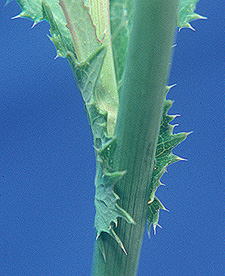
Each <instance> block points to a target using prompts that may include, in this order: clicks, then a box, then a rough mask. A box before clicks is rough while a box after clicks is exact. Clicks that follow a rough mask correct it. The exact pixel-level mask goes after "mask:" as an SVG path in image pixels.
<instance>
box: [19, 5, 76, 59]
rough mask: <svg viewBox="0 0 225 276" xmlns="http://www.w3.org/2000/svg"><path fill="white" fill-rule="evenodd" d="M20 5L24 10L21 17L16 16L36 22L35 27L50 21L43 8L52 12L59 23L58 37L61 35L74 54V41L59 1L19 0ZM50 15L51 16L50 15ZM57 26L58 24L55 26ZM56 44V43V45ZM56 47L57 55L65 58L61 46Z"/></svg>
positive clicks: (67, 47)
mask: <svg viewBox="0 0 225 276" xmlns="http://www.w3.org/2000/svg"><path fill="white" fill-rule="evenodd" d="M17 2H18V3H19V5H20V6H21V8H22V11H21V13H20V14H19V15H17V16H15V18H17V17H25V18H29V19H31V20H33V21H34V25H35V24H37V23H38V22H40V21H42V20H47V21H49V17H48V16H47V14H46V12H45V11H44V9H43V7H46V9H47V10H48V11H51V12H50V13H51V15H50V16H51V19H52V20H53V19H54V20H55V23H57V35H59V34H60V35H61V36H62V37H63V40H64V43H65V46H66V49H67V51H71V52H74V47H73V41H72V38H71V35H70V32H69V30H68V28H67V27H66V20H65V17H64V14H63V11H62V9H61V7H60V6H59V3H58V1H56V0H46V1H42V0H32V1H29V0H17ZM50 13H49V14H50ZM54 26H56V24H55V25H54ZM54 26H52V32H51V34H52V36H54V31H55V28H54ZM53 43H54V41H53ZM54 44H55V43H54ZM55 47H56V49H57V54H58V55H59V56H63V57H64V56H65V52H61V51H60V50H59V48H60V47H61V46H59V44H57V43H56V44H55Z"/></svg>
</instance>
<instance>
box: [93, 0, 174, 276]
mask: <svg viewBox="0 0 225 276" xmlns="http://www.w3.org/2000/svg"><path fill="white" fill-rule="evenodd" d="M134 2H135V3H134V5H135V6H134V15H133V27H132V30H131V39H130V42H129V46H128V54H127V61H126V67H125V73H124V79H123V84H122V89H121V96H120V104H119V113H118V121H117V125H116V131H115V134H116V137H117V148H116V152H115V155H114V164H115V169H117V170H119V171H121V170H126V171H127V174H126V175H125V176H124V178H123V179H122V180H121V181H120V182H118V184H117V185H116V187H115V192H116V193H117V194H118V195H119V196H120V200H119V202H118V203H119V205H120V206H121V207H122V208H124V209H125V210H126V211H127V212H128V213H129V214H130V215H131V216H132V217H133V218H134V220H135V221H136V225H130V224H128V223H127V222H125V221H124V220H120V219H119V223H118V227H117V228H115V232H116V233H117V234H118V236H119V237H120V239H121V240H122V242H123V244H124V247H125V249H126V251H127V252H128V255H127V256H126V255H125V254H124V252H123V251H122V250H121V248H120V247H119V246H118V244H117V243H116V242H115V241H114V240H113V239H112V238H111V237H110V236H109V235H108V234H105V233H103V234H102V238H103V241H104V247H105V254H106V259H107V261H106V262H104V259H103V257H102V254H101V252H100V249H99V246H98V244H97V242H96V246H95V253H94V266H93V275H95V276H110V275H111V276H133V275H136V272H137V266H138V261H139V255H140V249H141V244H142V239H143V232H144V229H145V224H146V217H147V206H148V205H147V202H148V200H149V197H150V182H151V181H150V180H151V175H152V169H153V165H154V157H155V149H156V144H157V140H158V133H159V127H160V120H161V115H162V109H163V103H164V99H165V86H166V83H167V79H168V74H169V67H170V66H169V65H170V59H171V48H172V43H173V38H174V30H175V27H176V18H177V9H178V0H135V1H134ZM149 274H150V271H149Z"/></svg>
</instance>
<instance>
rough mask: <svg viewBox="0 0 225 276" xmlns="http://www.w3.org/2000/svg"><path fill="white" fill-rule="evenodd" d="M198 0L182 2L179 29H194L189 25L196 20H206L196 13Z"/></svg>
mask: <svg viewBox="0 0 225 276" xmlns="http://www.w3.org/2000/svg"><path fill="white" fill-rule="evenodd" d="M197 2H198V0H180V3H179V9H178V27H179V28H180V29H181V28H190V29H192V30H194V28H193V27H192V26H191V24H190V23H189V22H190V21H192V20H196V19H206V17H203V16H201V15H199V14H197V13H195V12H194V11H195V8H196V4H197Z"/></svg>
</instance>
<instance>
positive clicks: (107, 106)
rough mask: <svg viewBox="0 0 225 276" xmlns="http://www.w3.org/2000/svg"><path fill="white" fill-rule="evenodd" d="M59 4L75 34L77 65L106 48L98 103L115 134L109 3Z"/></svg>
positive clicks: (115, 97) (96, 0) (103, 0)
mask: <svg viewBox="0 0 225 276" xmlns="http://www.w3.org/2000/svg"><path fill="white" fill-rule="evenodd" d="M60 5H61V6H62V9H63V11H64V14H65V17H66V21H67V24H68V28H69V30H70V33H71V35H72V39H73V43H74V47H75V51H76V55H77V58H78V62H80V63H82V62H83V63H84V62H86V61H87V60H88V59H89V57H90V56H91V55H93V54H94V53H95V52H96V51H97V49H98V48H99V47H100V46H104V47H105V48H106V54H105V58H104V62H103V64H102V69H101V73H100V78H99V79H98V84H97V86H98V88H97V89H96V93H95V101H96V106H98V108H100V109H101V110H102V111H103V112H107V116H108V118H107V132H108V133H109V134H110V135H112V134H113V133H114V128H115V124H116V120H117V112H118V104H119V97H118V91H117V82H116V76H115V70H114V62H113V55H112V47H111V33H110V22H109V0H85V1H84V2H83V0H76V1H75V0H60ZM98 16H101V17H102V18H100V19H99V18H98Z"/></svg>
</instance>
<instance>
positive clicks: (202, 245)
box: [0, 0, 225, 276]
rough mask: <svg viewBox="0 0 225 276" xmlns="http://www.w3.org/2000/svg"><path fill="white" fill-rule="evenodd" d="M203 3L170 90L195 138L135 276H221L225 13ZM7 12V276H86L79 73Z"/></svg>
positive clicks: (183, 42) (1, 10) (84, 129)
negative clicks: (160, 227) (158, 226)
mask: <svg viewBox="0 0 225 276" xmlns="http://www.w3.org/2000/svg"><path fill="white" fill-rule="evenodd" d="M222 2H223V1H214V0H201V1H200V3H199V5H198V9H197V12H198V13H199V14H201V15H205V16H207V17H208V20H199V21H195V22H193V24H192V25H193V26H194V27H195V28H196V29H197V31H196V32H193V31H191V30H187V29H183V30H181V32H179V33H178V35H177V46H176V47H175V52H174V59H173V66H172V71H171V75H170V81H169V84H173V83H177V86H176V87H175V88H173V89H172V90H171V91H170V93H169V98H171V99H173V100H175V104H174V106H173V108H172V109H171V111H170V114H177V113H179V114H182V116H181V117H178V118H177V119H176V120H175V121H174V123H179V124H180V125H179V126H178V127H176V128H175V130H176V131H194V133H193V134H192V135H190V136H189V137H188V139H187V141H186V142H184V143H182V144H181V145H180V146H179V147H177V148H176V149H175V151H174V152H175V153H176V154H178V155H179V156H181V157H184V158H187V159H188V162H179V163H177V164H175V165H172V166H170V167H169V169H168V172H169V173H167V174H166V175H165V176H164V177H163V179H162V181H163V183H165V184H166V186H165V187H161V188H159V190H158V192H157V195H158V196H159V198H160V199H161V200H162V202H163V203H164V204H165V206H166V207H167V208H168V209H169V210H170V212H161V215H160V224H161V225H162V226H163V228H162V229H158V231H157V235H156V236H153V235H151V238H150V240H149V239H148V237H147V233H146V232H145V234H144V242H143V248H142V253H141V259H140V265H139V273H138V275H140V276H148V275H154V276H161V275H166V276H173V275H190V276H191V275H217V276H222V275H225V267H224V257H225V256H224V249H225V248H224V226H225V225H224V195H225V193H224V192H225V191H224V175H223V168H224V163H223V162H224V160H223V155H224V117H223V116H224V103H223V102H224V84H225V83H224V76H223V75H224V42H225V41H224V34H223V33H222V29H223V28H224V23H225V22H224V15H223V14H222V12H221V11H222V10H223V9H224V5H223V3H222ZM19 11H20V8H19V6H18V5H17V4H16V3H10V4H9V5H7V6H6V7H3V2H2V1H1V7H0V33H1V43H0V194H1V196H0V275H1V276H8V275H10V276H14V275H15V276H26V275H29V276H36V275H48V276H57V275H60V276H64V275H65V276H70V275H71V276H72V275H90V270H91V262H92V254H93V244H94V238H95V230H94V228H93V224H94V215H95V210H94V203H93V200H94V173H95V158H94V150H93V143H92V136H91V132H90V129H89V126H88V122H87V119H86V115H85V112H84V108H83V103H82V99H81V96H80V95H79V92H78V91H77V88H76V84H75V81H74V79H73V75H72V72H71V70H70V68H69V65H68V63H67V61H66V60H65V59H62V58H58V59H56V60H54V57H55V55H56V52H55V49H54V46H53V45H52V43H51V42H50V41H49V39H48V38H47V36H46V34H47V33H48V29H49V25H48V23H46V22H42V23H40V24H38V25H37V26H35V27H34V28H33V29H31V26H32V22H31V21H29V20H26V19H15V20H11V19H10V18H11V17H12V16H14V15H16V14H18V13H19Z"/></svg>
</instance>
